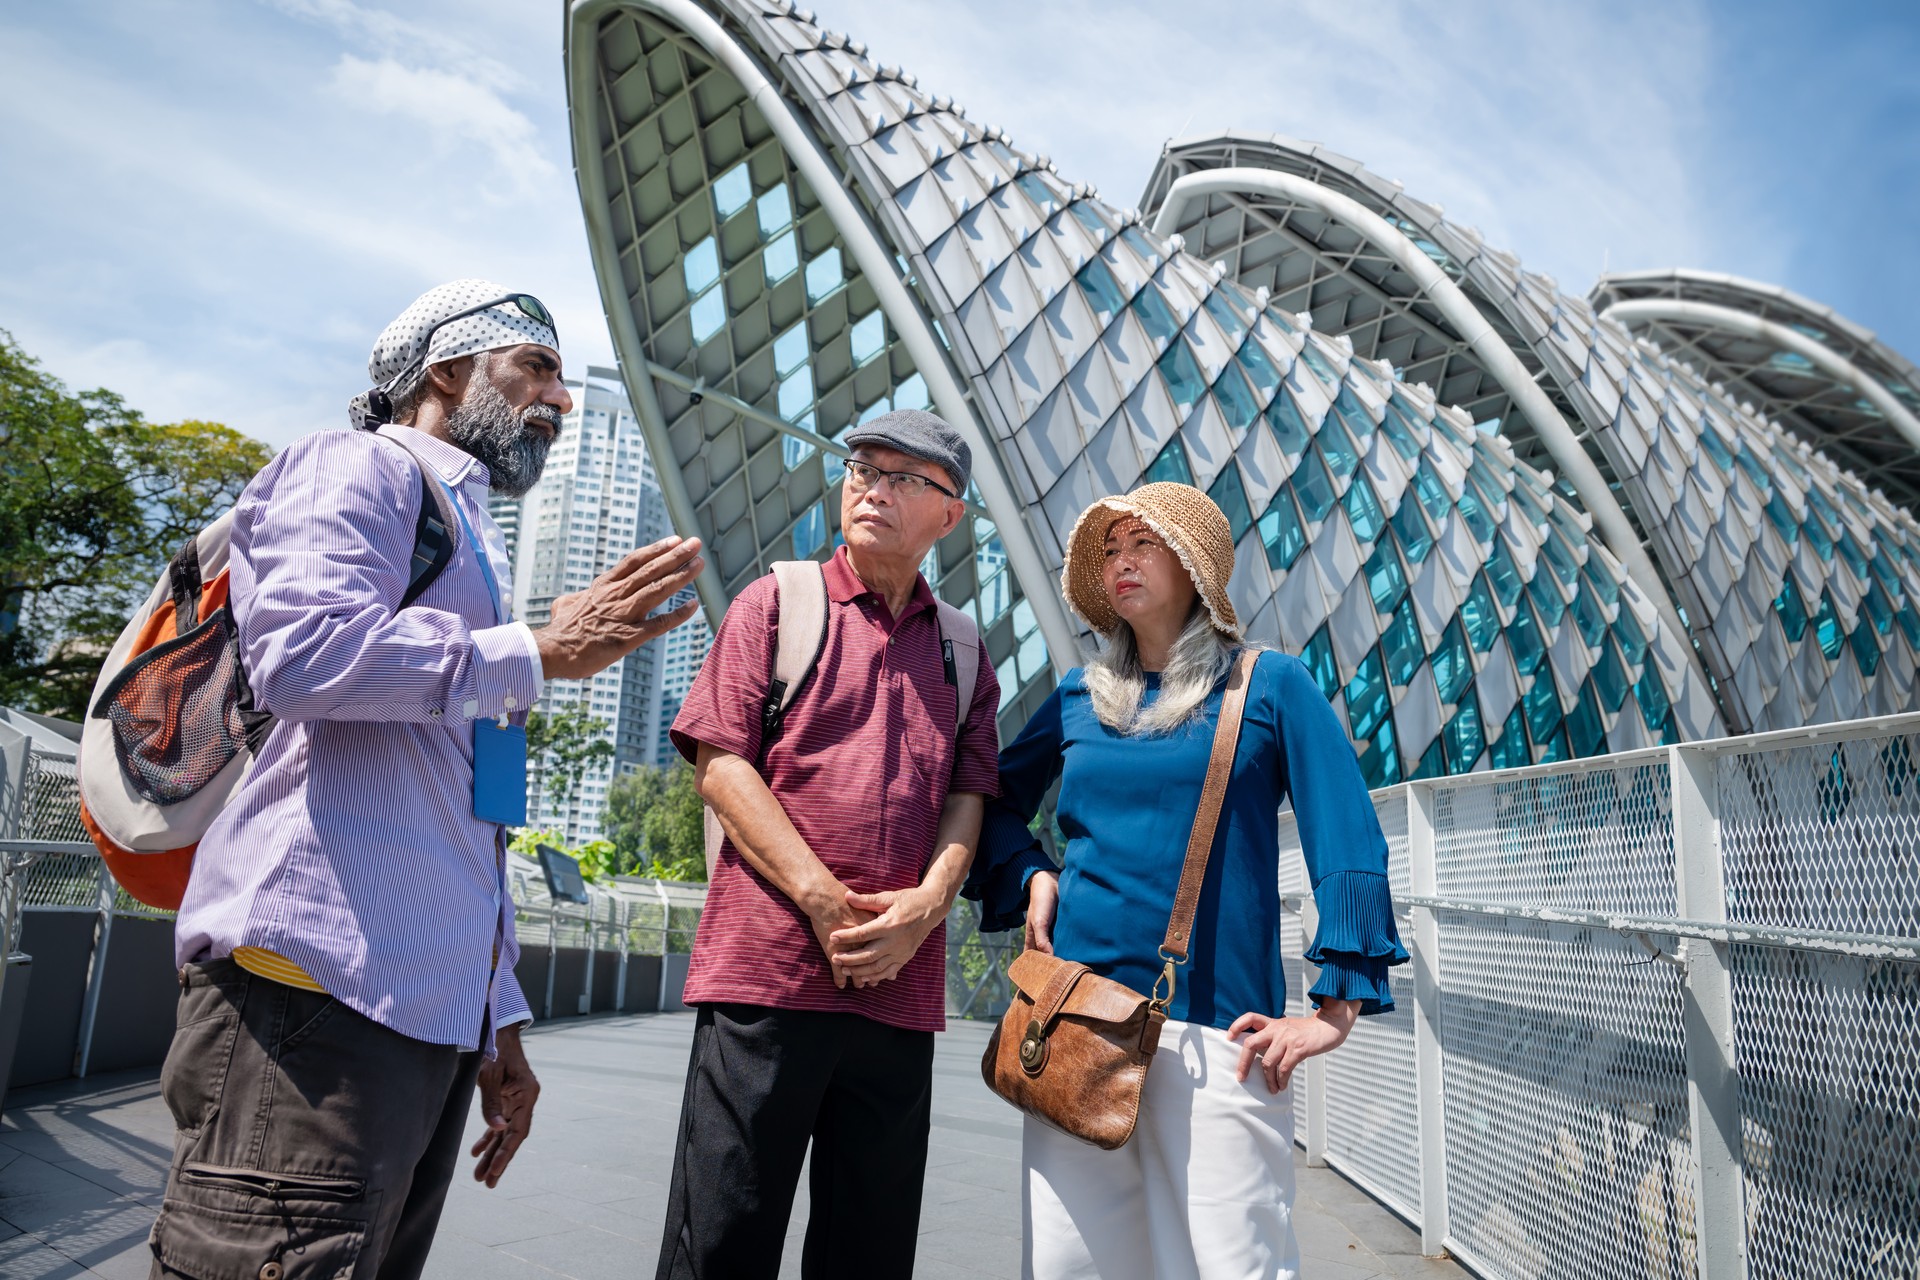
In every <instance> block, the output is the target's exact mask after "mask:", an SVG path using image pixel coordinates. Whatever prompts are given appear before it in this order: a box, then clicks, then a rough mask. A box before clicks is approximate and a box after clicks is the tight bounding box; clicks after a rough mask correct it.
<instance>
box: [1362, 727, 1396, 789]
mask: <svg viewBox="0 0 1920 1280" xmlns="http://www.w3.org/2000/svg"><path fill="white" fill-rule="evenodd" d="M1361 745H1362V747H1363V748H1364V749H1365V751H1366V754H1365V755H1363V756H1361V757H1360V776H1361V777H1362V778H1363V779H1365V781H1366V784H1367V789H1368V790H1372V789H1373V788H1375V787H1390V786H1392V785H1393V784H1394V783H1396V782H1398V781H1400V748H1399V746H1398V745H1397V744H1396V743H1395V741H1394V733H1393V721H1392V720H1388V721H1386V722H1384V723H1383V724H1381V726H1380V731H1379V732H1378V733H1376V734H1374V735H1373V737H1372V738H1371V740H1362V743H1361Z"/></svg>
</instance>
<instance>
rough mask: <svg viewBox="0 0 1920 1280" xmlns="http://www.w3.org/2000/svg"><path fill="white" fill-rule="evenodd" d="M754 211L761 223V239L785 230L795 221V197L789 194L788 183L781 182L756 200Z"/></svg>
mask: <svg viewBox="0 0 1920 1280" xmlns="http://www.w3.org/2000/svg"><path fill="white" fill-rule="evenodd" d="M753 212H754V217H755V218H756V219H758V221H759V223H760V238H761V239H763V240H765V239H769V238H771V237H773V236H776V235H778V234H780V232H781V231H783V230H785V229H786V227H787V226H788V225H789V224H790V223H792V222H793V199H792V197H790V196H788V195H787V186H786V184H785V183H784V182H783V183H781V184H780V185H779V186H777V187H775V188H773V190H771V191H769V192H767V193H766V194H765V195H763V196H761V197H760V198H759V199H758V200H756V201H754V205H753Z"/></svg>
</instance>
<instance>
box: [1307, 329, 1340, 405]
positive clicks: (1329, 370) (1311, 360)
mask: <svg viewBox="0 0 1920 1280" xmlns="http://www.w3.org/2000/svg"><path fill="white" fill-rule="evenodd" d="M1300 356H1301V358H1302V359H1304V360H1305V361H1306V362H1307V368H1309V369H1311V370H1313V371H1314V372H1315V373H1317V374H1319V375H1320V381H1321V382H1323V383H1325V384H1326V388H1327V394H1328V395H1332V394H1333V393H1334V390H1335V388H1337V387H1338V386H1339V385H1340V375H1339V374H1337V373H1335V372H1334V371H1333V366H1332V365H1330V364H1328V363H1327V358H1326V357H1325V356H1323V355H1321V354H1320V353H1319V352H1318V351H1316V350H1315V349H1314V345H1313V339H1311V338H1309V339H1307V342H1306V345H1305V346H1303V347H1301V348H1300Z"/></svg>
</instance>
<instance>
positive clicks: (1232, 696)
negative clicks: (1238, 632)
mask: <svg viewBox="0 0 1920 1280" xmlns="http://www.w3.org/2000/svg"><path fill="white" fill-rule="evenodd" d="M1259 656H1260V655H1259V654H1258V653H1256V652H1255V651H1254V650H1252V649H1242V650H1241V651H1240V653H1239V655H1238V656H1237V657H1235V658H1234V660H1233V669H1232V670H1231V671H1229V672H1228V673H1227V691H1226V693H1225V694H1224V695H1223V696H1222V697H1221V699H1220V724H1219V727H1218V728H1216V729H1215V730H1214V733H1213V756H1212V757H1211V758H1210V759H1209V760H1208V761H1207V781H1206V784H1205V785H1204V786H1202V787H1201V789H1200V809H1199V812H1197V813H1196V814H1194V817H1193V835H1192V836H1190V837H1189V838H1188V840H1187V861H1186V865H1185V866H1183V867H1182V868H1181V869H1180V889H1179V892H1177V893H1175V894H1174V895H1173V918H1172V919H1170V920H1168V921H1167V940H1166V941H1165V942H1163V943H1161V944H1160V954H1161V955H1162V956H1163V957H1165V958H1166V959H1167V961H1168V969H1169V974H1168V981H1169V983H1171V969H1172V966H1173V965H1174V964H1176V963H1184V962H1185V961H1186V958H1187V947H1188V945H1189V944H1190V943H1191V942H1192V940H1193V913H1194V911H1195V910H1197V909H1198V908H1199V906H1200V882H1201V881H1203V880H1205V879H1206V878H1207V858H1208V857H1209V856H1210V855H1211V854H1212V852H1213V833H1214V831H1215V830H1216V829H1218V827H1219V825H1220V806H1221V805H1222V804H1224V803H1225V802H1226V798H1227V779H1228V777H1229V776H1230V775H1231V774H1232V773H1233V755H1234V751H1235V749H1236V748H1238V747H1239V745H1240V721H1241V718H1242V717H1243V716H1244V715H1245V714H1246V710H1247V686H1248V684H1250V683H1251V682H1252V680H1253V664H1254V662H1255V661H1256V660H1257V659H1258V658H1259ZM1169 994H1171V991H1169Z"/></svg>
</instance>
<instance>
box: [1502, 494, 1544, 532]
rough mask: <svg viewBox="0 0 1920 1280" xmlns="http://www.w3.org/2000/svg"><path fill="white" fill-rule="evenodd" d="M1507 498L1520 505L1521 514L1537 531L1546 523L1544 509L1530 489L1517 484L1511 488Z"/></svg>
mask: <svg viewBox="0 0 1920 1280" xmlns="http://www.w3.org/2000/svg"><path fill="white" fill-rule="evenodd" d="M1507 497H1508V499H1509V500H1510V501H1513V502H1517V503H1519V504H1520V512H1521V514H1522V515H1523V516H1525V517H1526V519H1527V520H1528V521H1529V522H1530V523H1531V524H1532V525H1533V527H1534V528H1536V529H1538V528H1539V527H1540V526H1541V525H1542V524H1544V523H1546V519H1547V511H1546V508H1545V507H1542V506H1541V505H1540V499H1539V498H1538V497H1536V496H1535V495H1534V492H1533V490H1532V489H1530V488H1529V487H1527V486H1526V485H1524V484H1517V485H1515V486H1513V492H1512V493H1510V494H1508V495H1507Z"/></svg>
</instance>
